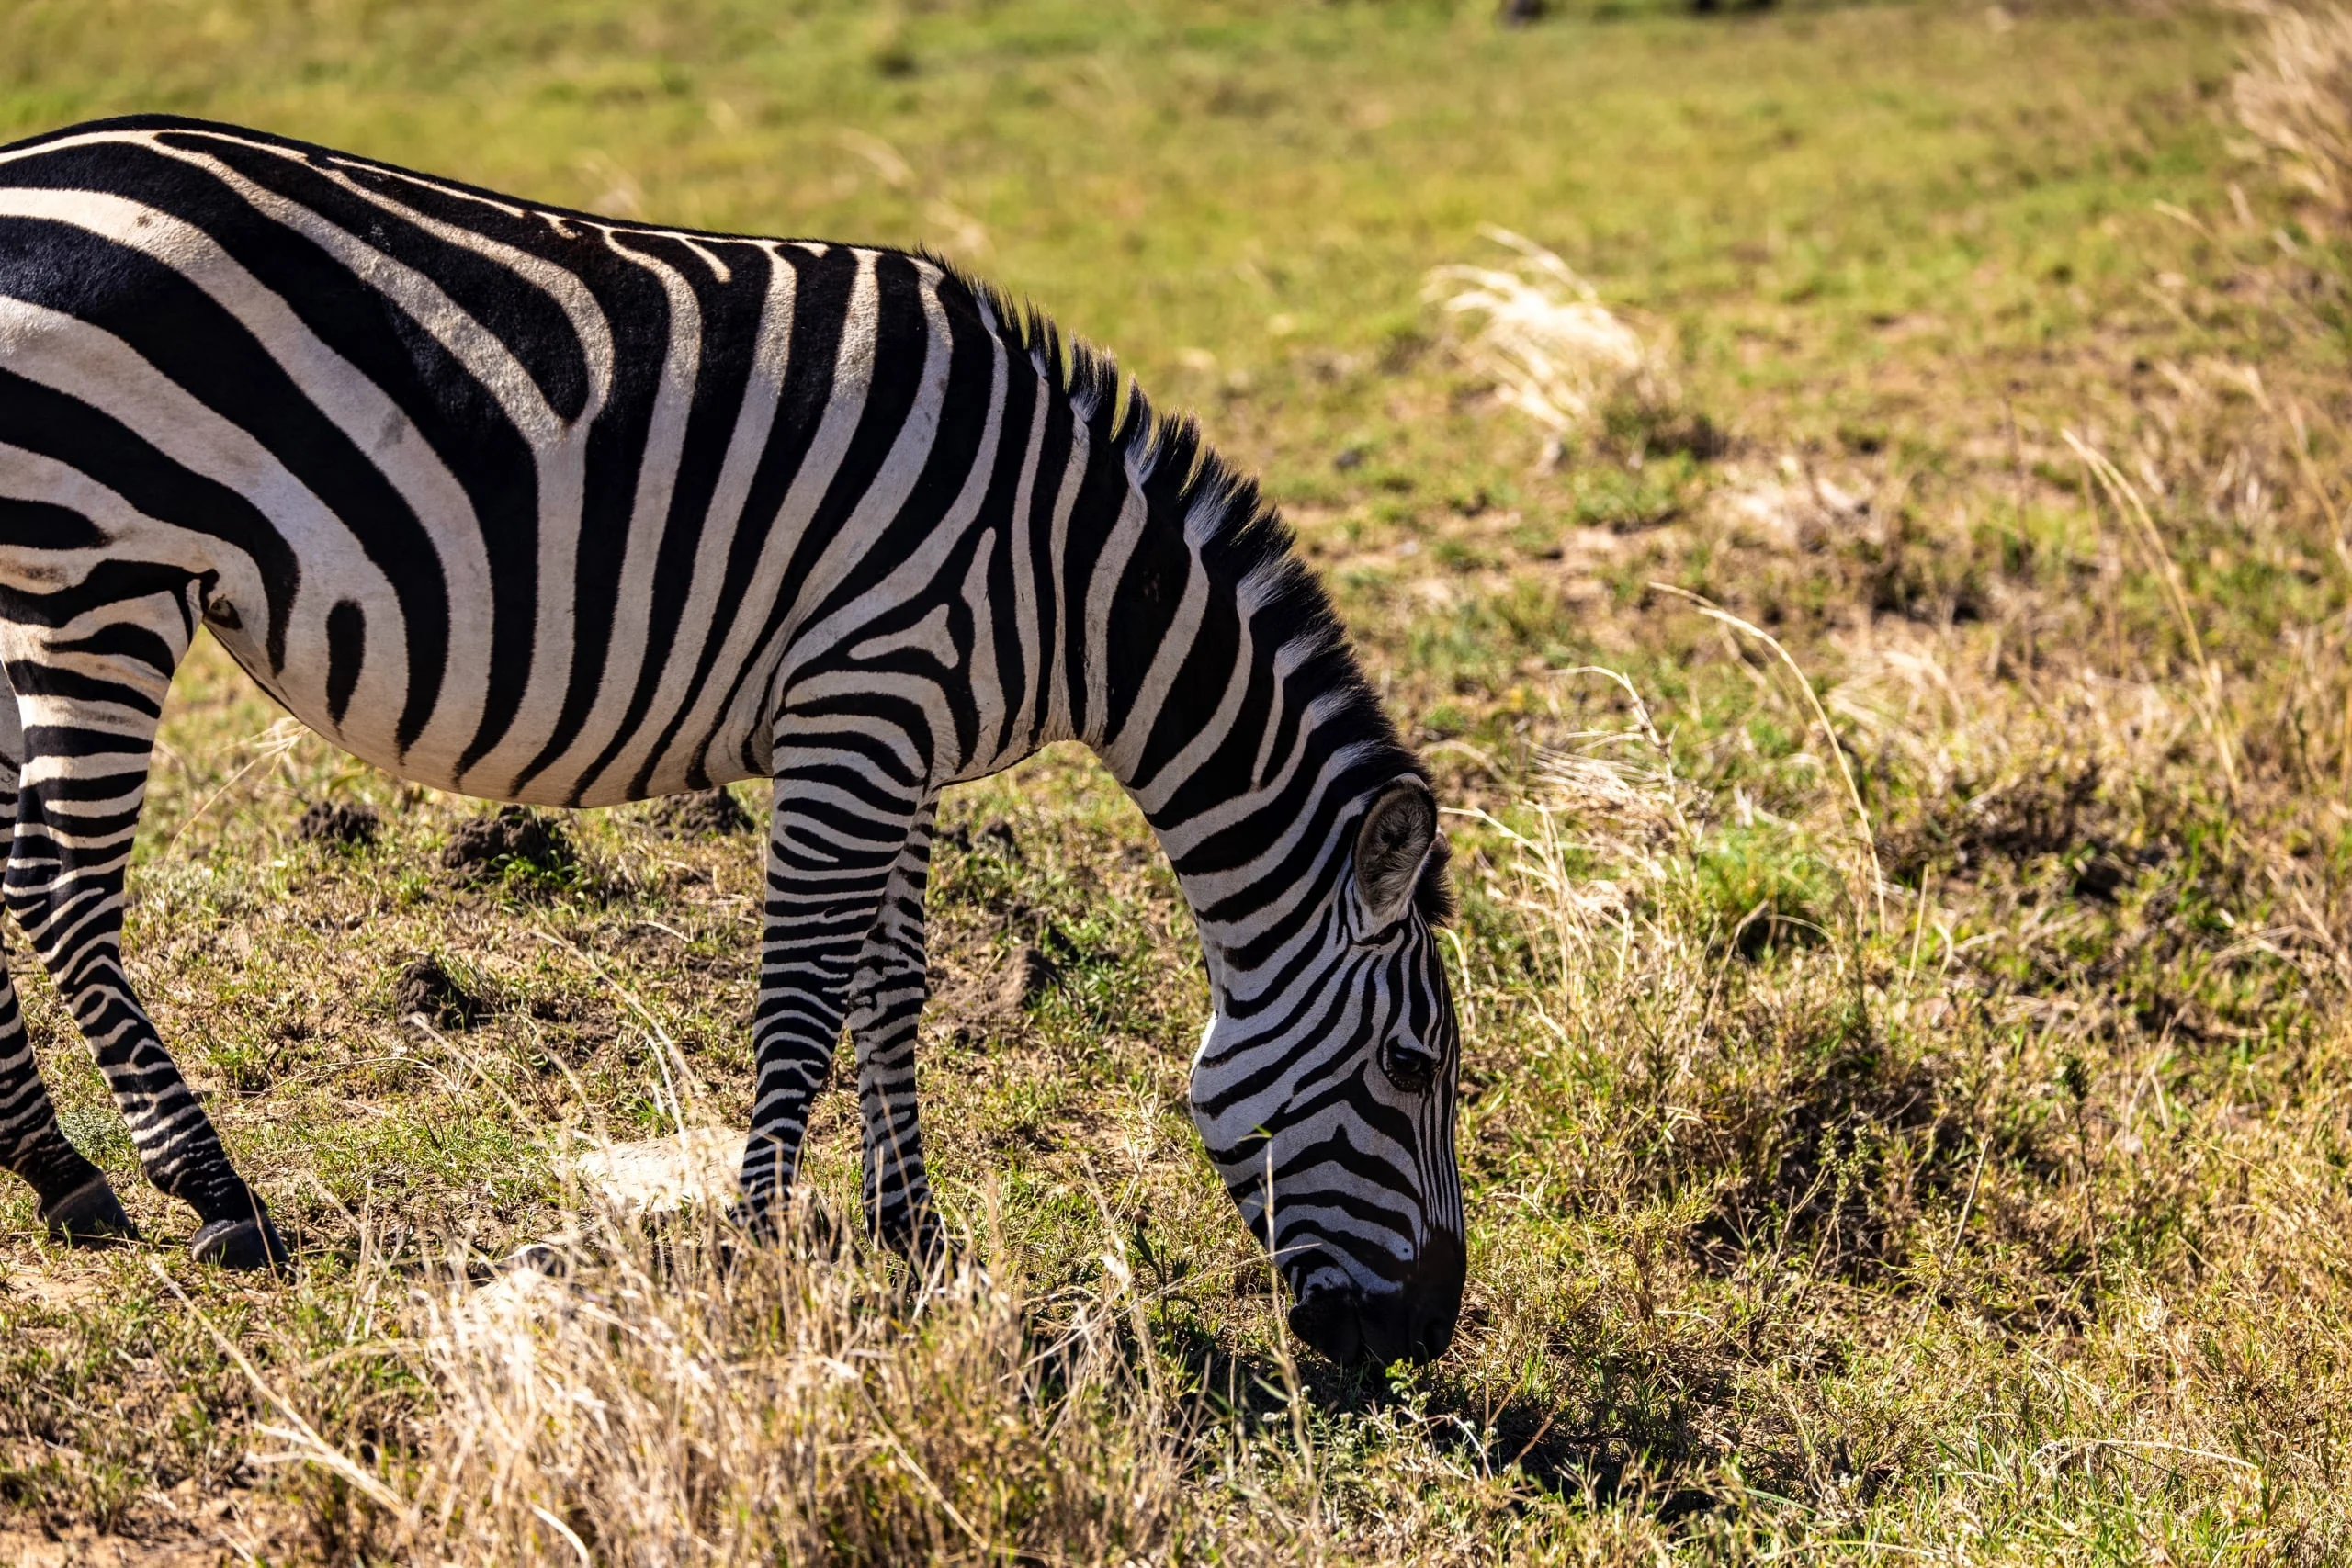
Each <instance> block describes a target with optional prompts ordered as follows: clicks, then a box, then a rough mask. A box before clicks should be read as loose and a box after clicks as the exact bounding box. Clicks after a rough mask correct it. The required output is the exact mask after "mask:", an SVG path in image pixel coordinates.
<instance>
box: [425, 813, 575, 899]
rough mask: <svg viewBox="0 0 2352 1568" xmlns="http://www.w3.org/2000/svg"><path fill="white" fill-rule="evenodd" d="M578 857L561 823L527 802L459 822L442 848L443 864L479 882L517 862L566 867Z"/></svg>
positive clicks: (550, 868) (467, 879)
mask: <svg viewBox="0 0 2352 1568" xmlns="http://www.w3.org/2000/svg"><path fill="white" fill-rule="evenodd" d="M579 858H580V857H579V854H578V852H576V851H575V850H573V849H572V847H571V838H570V837H569V836H568V835H566V834H565V832H564V830H563V829H562V827H561V826H560V825H559V824H557V823H554V822H550V821H549V820H548V819H547V818H544V817H542V816H540V815H539V814H538V813H537V812H536V811H533V810H531V809H530V808H529V807H523V806H502V807H499V808H498V809H497V810H496V811H493V812H492V813H490V814H489V815H488V816H486V817H477V818H473V819H472V820H471V821H469V822H465V823H462V824H460V825H459V827H458V830H457V831H456V832H455V833H452V834H450V835H449V842H448V844H447V847H445V848H444V849H443V850H442V852H441V864H442V865H443V866H444V867H445V868H446V869H447V870H449V871H451V872H454V873H456V874H457V877H458V880H459V881H461V882H475V881H481V880H483V879H485V878H488V877H492V876H495V875H497V874H499V873H500V872H503V871H504V870H505V869H506V868H507V867H509V866H515V865H522V866H528V867H530V868H531V869H533V870H535V871H546V872H554V871H562V870H565V869H566V868H568V867H570V866H571V865H572V864H573V863H575V862H577V861H578V859H579Z"/></svg>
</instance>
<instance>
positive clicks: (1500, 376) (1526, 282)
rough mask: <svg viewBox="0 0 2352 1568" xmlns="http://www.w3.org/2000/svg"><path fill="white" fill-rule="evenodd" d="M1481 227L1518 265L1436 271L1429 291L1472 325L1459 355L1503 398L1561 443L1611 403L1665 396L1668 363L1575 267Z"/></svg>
mask: <svg viewBox="0 0 2352 1568" xmlns="http://www.w3.org/2000/svg"><path fill="white" fill-rule="evenodd" d="M1479 232H1480V233H1482V234H1484V235H1485V236H1486V237H1487V239H1489V240H1492V241H1493V242H1494V243H1497V244H1498V245H1501V246H1503V247H1505V248H1506V249H1508V250H1510V251H1512V252H1514V253H1516V255H1517V259H1516V260H1514V261H1511V262H1509V263H1506V264H1505V265H1501V266H1498V267H1487V266H1471V265H1448V266H1441V267H1437V268H1435V269H1433V270H1432V271H1431V272H1430V275H1429V278H1428V281H1427V285H1426V288H1425V294H1426V297H1427V298H1428V299H1430V300H1431V301H1433V302H1434V303H1435V304H1436V305H1437V306H1438V308H1439V309H1440V310H1442V311H1443V312H1444V313H1445V314H1446V315H1447V316H1449V317H1452V318H1454V319H1456V320H1458V321H1464V322H1465V323H1468V324H1470V325H1471V327H1472V330H1471V333H1470V335H1469V336H1468V338H1466V339H1465V340H1464V342H1463V344H1462V345H1461V352H1462V355H1463V357H1464V361H1465V363H1466V364H1467V365H1468V366H1469V367H1470V368H1471V370H1472V371H1473V372H1474V373H1476V374H1478V375H1481V376H1487V377H1490V378H1493V380H1494V381H1495V383H1496V395H1497V396H1498V399H1499V400H1501V401H1502V402H1504V403H1505V404H1507V405H1508V406H1510V407H1512V408H1516V409H1518V410H1519V411H1520V412H1522V413H1525V414H1526V415H1528V416H1529V417H1530V418H1532V419H1533V420H1535V421H1536V422H1537V423H1540V424H1542V425H1543V426H1544V428H1545V429H1546V430H1548V431H1550V432H1551V433H1552V434H1553V435H1554V436H1555V438H1558V437H1561V436H1565V435H1566V434H1570V433H1571V432H1574V431H1577V430H1578V429H1580V428H1582V427H1585V426H1589V425H1590V424H1592V423H1594V422H1596V421H1597V420H1599V419H1600V417H1601V415H1602V414H1603V412H1605V411H1606V409H1607V407H1608V405H1610V404H1611V403H1612V402H1617V401H1620V400H1634V401H1637V402H1642V403H1654V402H1657V401H1658V400H1661V398H1662V397H1663V395H1664V393H1665V389H1666V370H1665V366H1664V364H1663V362H1662V361H1661V360H1660V359H1659V358H1658V356H1657V354H1656V353H1655V352H1653V350H1652V349H1651V347H1650V346H1649V345H1648V344H1645V343H1644V342H1643V341H1642V338H1641V336H1640V334H1639V333H1635V332H1634V329H1633V328H1632V327H1630V326H1628V325H1626V323H1625V322H1624V321H1622V320H1621V319H1619V318H1618V316H1617V315H1616V314H1615V313H1614V312H1612V311H1611V310H1610V309H1609V307H1608V306H1606V305H1604V304H1602V303H1601V302H1600V292H1599V291H1598V290H1596V289H1595V288H1593V287H1592V285H1591V284H1589V283H1588V282H1586V281H1585V279H1584V278H1583V277H1581V276H1578V275H1577V271H1576V269H1575V268H1573V267H1571V266H1569V265H1568V264H1567V263H1566V262H1565V261H1562V260H1561V259H1560V258H1559V256H1558V255H1556V254H1554V253H1553V252H1551V251H1549V250H1546V249H1545V248H1544V246H1542V245H1539V244H1537V243H1535V242H1534V241H1532V240H1531V239H1529V238H1527V237H1526V236H1525V235H1523V234H1515V233H1513V232H1512V231H1510V230H1508V229H1503V228H1498V227H1497V226H1495V225H1493V224H1485V225H1482V226H1481V227H1480V229H1479Z"/></svg>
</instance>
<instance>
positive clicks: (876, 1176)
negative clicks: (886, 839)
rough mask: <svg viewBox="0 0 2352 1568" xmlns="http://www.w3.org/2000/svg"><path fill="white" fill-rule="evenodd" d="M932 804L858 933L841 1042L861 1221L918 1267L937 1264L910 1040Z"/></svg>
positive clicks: (926, 991)
mask: <svg viewBox="0 0 2352 1568" xmlns="http://www.w3.org/2000/svg"><path fill="white" fill-rule="evenodd" d="M934 807H935V803H933V802H928V801H927V802H925V803H924V805H923V807H922V815H921V816H920V817H919V818H916V821H915V825H914V828H913V829H912V830H911V831H910V833H909V834H908V835H907V842H906V847H905V848H904V849H902V850H900V851H899V861H898V864H897V866H896V867H895V868H893V870H892V871H891V874H890V884H889V887H888V891H887V892H886V893H885V894H884V895H883V899H882V912H881V914H880V915H879V916H878V917H877V918H876V920H875V922H874V929H873V930H872V931H869V932H867V933H866V937H865V948H864V950H863V951H862V952H861V953H859V954H858V960H857V976H856V978H855V979H854V981H853V982H852V983H851V987H850V995H851V998H852V1000H851V1004H850V1014H849V1034H850V1040H851V1042H852V1043H854V1045H855V1046H856V1048H857V1111H858V1124H859V1129H860V1131H861V1133H862V1134H864V1143H865V1182H864V1197H865V1223H866V1226H867V1228H868V1229H869V1230H870V1231H871V1232H872V1233H873V1234H874V1235H876V1237H878V1238H879V1239H881V1240H882V1241H884V1242H886V1243H888V1245H889V1246H891V1247H895V1248H896V1249H897V1250H899V1252H901V1253H903V1254H905V1255H906V1256H907V1257H908V1258H912V1259H914V1260H915V1261H916V1262H918V1263H926V1264H927V1263H929V1262H930V1261H932V1260H933V1258H936V1257H937V1256H938V1251H939V1223H938V1220H937V1219H936V1217H935V1216H934V1215H933V1212H932V1207H931V1183H930V1180H929V1179H928V1178H927V1177H925V1175H924V1174H923V1165H922V1127H921V1125H920V1123H919V1122H918V1121H917V1119H916V1101H915V1036H916V1028H917V1026H918V1025H919V1024H920V1023H921V1021H922V1009H923V1003H924V1001H925V1000H926V999H927V998H928V997H929V995H930V977H929V974H928V972H927V969H926V960H925V955H924V941H923V931H924V926H923V886H924V883H925V881H926V880H927V879H928V877H929V876H930V874H931V825H932V816H933V810H934Z"/></svg>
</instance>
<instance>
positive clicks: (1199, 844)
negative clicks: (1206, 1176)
mask: <svg viewBox="0 0 2352 1568" xmlns="http://www.w3.org/2000/svg"><path fill="white" fill-rule="evenodd" d="M1188 488H1194V487H1188ZM1151 489H1152V486H1151V483H1150V479H1149V477H1148V472H1147V474H1146V476H1145V477H1144V478H1143V479H1142V480H1141V481H1140V482H1138V483H1137V484H1136V486H1135V487H1134V489H1133V490H1132V491H1131V492H1130V500H1129V501H1128V502H1127V503H1126V505H1125V507H1124V508H1123V509H1122V515H1121V517H1120V518H1119V519H1118V520H1116V521H1114V523H1113V524H1112V525H1111V528H1112V530H1113V531H1114V533H1115V531H1116V530H1118V529H1121V528H1125V529H1131V530H1133V531H1134V543H1133V547H1132V549H1131V550H1130V551H1129V552H1128V553H1127V554H1126V558H1125V560H1126V564H1125V570H1124V571H1123V572H1122V573H1121V575H1120V581H1119V584H1118V586H1117V588H1116V590H1115V591H1114V592H1112V593H1111V594H1109V595H1107V596H1106V601H1107V602H1106V611H1107V613H1106V615H1104V617H1103V620H1102V621H1101V623H1100V625H1101V626H1102V636H1101V639H1100V640H1099V641H1096V640H1095V638H1094V637H1092V636H1090V638H1089V641H1090V643H1091V645H1092V646H1091V648H1090V649H1089V654H1090V658H1089V659H1088V660H1087V678H1088V684H1089V686H1090V687H1091V694H1092V695H1093V697H1094V698H1095V700H1096V701H1097V702H1098V703H1099V704H1100V705H1099V706H1097V707H1095V708H1093V709H1092V711H1093V712H1094V713H1095V714H1098V715H1100V717H1101V722H1100V724H1099V725H1090V726H1088V728H1087V729H1085V730H1081V731H1080V734H1081V735H1082V736H1083V737H1084V738H1085V739H1088V740H1090V741H1091V743H1092V744H1093V745H1094V748H1095V750H1097V752H1098V753H1099V754H1100V755H1101V756H1102V758H1103V761H1104V763H1105V764H1106V765H1107V766H1108V767H1109V768H1110V770H1111V771H1112V773H1114V775H1116V776H1117V778H1118V780H1119V782H1120V783H1121V784H1123V785H1125V788H1126V789H1127V792H1128V793H1129V794H1130V795H1132V796H1134V798H1135V800H1136V804H1137V805H1138V806H1139V807H1141V808H1142V810H1143V813H1144V816H1145V818H1146V819H1147V820H1148V821H1149V822H1150V824H1151V826H1152V829H1153V831H1154V832H1155V833H1156V834H1157V835H1158V837H1159V842H1160V845H1161V847H1162V848H1163V849H1164V850H1165V851H1166V852H1167V854H1168V857H1169V860H1170V863H1171V864H1172V865H1173V866H1174V868H1175V870H1176V874H1177V878H1178V880H1179V882H1180V883H1181V885H1182V888H1183V891H1184V896H1185V899H1186V901H1187V903H1189V904H1190V906H1191V908H1192V910H1193V918H1194V920H1195V922H1196V923H1197V925H1198V927H1199V931H1200V935H1201V942H1202V947H1203V950H1204V955H1205V956H1206V958H1207V961H1208V965H1209V972H1210V976H1211V980H1212V983H1213V985H1214V986H1215V987H1216V992H1217V1000H1218V1005H1219V1007H1220V1009H1221V1010H1222V1009H1223V1008H1224V1007H1225V1006H1226V1004H1227V1001H1228V1000H1232V1001H1236V1002H1238V1003H1240V1004H1242V1005H1244V1006H1246V1005H1247V1003H1248V1001H1249V999H1250V998H1249V993H1250V992H1253V991H1255V990H1257V989H1260V988H1261V986H1262V985H1264V984H1270V983H1273V978H1272V977H1273V976H1276V975H1277V974H1278V973H1279V972H1280V971H1281V970H1282V969H1283V968H1284V967H1286V964H1285V962H1284V960H1285V956H1286V955H1287V954H1289V953H1292V952H1293V951H1294V950H1295V948H1296V947H1297V946H1298V945H1299V944H1300V943H1301V942H1306V941H1310V940H1315V939H1316V937H1317V929H1318V925H1319V921H1320V919H1322V918H1323V917H1324V916H1326V915H1327V914H1328V912H1329V908H1330V900H1329V893H1330V892H1331V890H1332V888H1333V887H1334V886H1335V885H1336V884H1337V882H1338V880H1339V879H1340V876H1341V875H1342V874H1344V873H1345V871H1346V869H1347V849H1348V846H1349V844H1350V843H1351V838H1350V836H1349V835H1350V834H1351V831H1352V829H1353V827H1354V822H1355V818H1356V816H1357V811H1358V808H1359V807H1360V806H1361V805H1362V803H1363V801H1364V800H1365V799H1366V798H1367V797H1369V796H1370V795H1372V794H1373V793H1374V792H1375V791H1377V790H1378V789H1380V788H1381V787H1382V786H1383V785H1385V784H1387V783H1389V782H1390V781H1391V780H1393V779H1395V778H1396V777H1397V776H1398V775H1399V774H1400V773H1408V772H1411V771H1413V770H1414V763H1413V761H1412V758H1411V756H1410V754H1409V753H1408V752H1407V751H1406V750H1405V749H1404V747H1403V746H1402V744H1401V743H1400V742H1399V740H1398V739H1397V734H1396V731H1395V729H1394V728H1392V727H1391V726H1390V724H1389V722H1388V720H1387V717H1386V716H1385V714H1384V713H1383V712H1382V711H1381V709H1380V706H1379V704H1378V700H1377V699H1376V698H1375V697H1374V694H1373V693H1372V691H1371V689H1370V687H1369V685H1368V683H1367V682H1365V680H1364V678H1363V672H1362V671H1361V669H1360V668H1359V666H1358V665H1357V663H1356V660H1355V658H1354V656H1353V654H1352V653H1351V651H1350V649H1349V648H1348V645H1347V640H1346V637H1345V634H1344V632H1343V631H1342V630H1341V628H1340V624H1339V621H1338V619H1337V617H1336V616H1335V615H1333V614H1332V612H1331V609H1330V606H1329V601H1328V600H1326V599H1325V598H1324V596H1323V593H1322V592H1321V590H1320V589H1319V588H1318V587H1317V584H1316V582H1315V581H1314V579H1313V578H1312V577H1311V576H1309V575H1308V574H1307V572H1306V569H1305V567H1304V566H1303V564H1302V563H1300V562H1299V561H1298V560H1297V558H1295V556H1294V555H1293V554H1292V553H1291V551H1290V549H1289V547H1288V538H1287V536H1286V535H1285V534H1283V533H1282V532H1281V531H1280V529H1279V525H1275V524H1273V523H1272V519H1271V518H1261V519H1259V520H1256V521H1254V522H1253V523H1252V525H1250V526H1251V530H1252V532H1255V533H1258V534H1259V535H1260V536H1259V537H1256V538H1251V537H1249V536H1244V537H1242V538H1240V539H1238V540H1237V539H1236V538H1234V537H1233V536H1231V534H1230V533H1229V532H1227V533H1221V532H1218V531H1217V530H1218V528H1219V527H1220V526H1223V527H1226V528H1228V529H1229V528H1230V527H1231V524H1230V513H1229V512H1226V511H1222V510H1221V509H1214V508H1204V507H1203V506H1201V505H1199V504H1197V502H1198V499H1199V498H1198V497H1197V495H1194V496H1189V497H1180V499H1189V500H1193V501H1194V502H1196V504H1194V505H1191V506H1182V507H1179V506H1176V505H1170V504H1168V503H1167V502H1166V501H1164V500H1162V499H1161V498H1159V497H1155V496H1153V495H1152V494H1151V493H1150V492H1151ZM1250 500H1251V501H1253V502H1254V496H1252V497H1250ZM1204 513H1206V516H1205V518H1204ZM1204 522H1205V524H1206V526H1205V527H1204ZM1091 619H1092V617H1091V616H1090V620H1091ZM1251 976H1265V977H1266V978H1265V979H1263V980H1259V979H1252V978H1251ZM1237 992H1238V993H1240V994H1238V995H1237V994H1236V993H1237Z"/></svg>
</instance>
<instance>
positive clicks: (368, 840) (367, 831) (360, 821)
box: [294, 800, 383, 849]
mask: <svg viewBox="0 0 2352 1568" xmlns="http://www.w3.org/2000/svg"><path fill="white" fill-rule="evenodd" d="M382 825H383V820H382V818H379V817H378V816H377V815H376V812H375V808H374V807H367V806H347V805H345V804H344V803H343V802H342V801H336V800H314V801H312V802H311V806H310V809H308V810H306V811H304V812H303V813H302V817H301V820H300V821H298V822H296V823H295V824H294V836H295V837H296V838H298V839H300V840H302V841H303V842H304V843H306V844H331V845H335V846H337V847H349V848H355V849H356V848H360V847H364V846H366V845H368V844H372V843H374V842H375V841H376V830H377V829H379V828H380V827H381V826H382Z"/></svg>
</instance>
